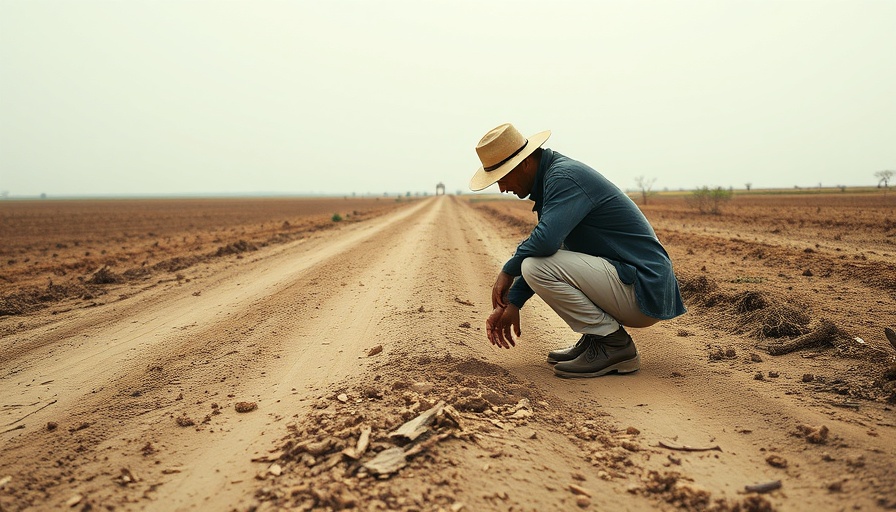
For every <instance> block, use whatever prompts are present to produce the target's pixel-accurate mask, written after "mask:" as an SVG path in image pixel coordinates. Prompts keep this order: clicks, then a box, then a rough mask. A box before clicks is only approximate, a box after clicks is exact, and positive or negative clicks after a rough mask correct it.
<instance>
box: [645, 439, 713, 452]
mask: <svg viewBox="0 0 896 512" xmlns="http://www.w3.org/2000/svg"><path fill="white" fill-rule="evenodd" d="M659 445H660V446H662V447H663V448H668V449H670V450H681V451H684V452H705V451H709V450H718V451H722V448H721V447H720V446H719V445H717V444H713V445H707V446H689V445H686V444H681V443H677V442H675V441H666V440H663V441H660V442H659Z"/></svg>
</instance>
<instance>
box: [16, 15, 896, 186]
mask: <svg viewBox="0 0 896 512" xmlns="http://www.w3.org/2000/svg"><path fill="white" fill-rule="evenodd" d="M894 27H896V1H892V0H887V1H877V2H872V1H861V0H859V1H856V0H843V1H836V2H830V1H782V0H775V1H728V0H708V1H674V2H673V1H667V0H654V1H641V0H634V1H632V0H628V1H613V2H604V1H595V0H581V1H544V0H542V1H538V2H530V1H487V0H476V1H451V2H448V1H428V0H409V1H383V0H380V1H368V0H365V1H341V0H326V1H324V0H315V1H307V2H306V1H277V2H275V1H265V0H254V1H252V2H240V1H226V2H225V1H186V2H184V1H164V0H152V1H146V0H126V1H87V0H83V1H79V0H66V1H44V0H22V1H18V0H17V1H11V0H0V190H5V191H8V192H9V194H10V195H11V196H26V195H36V194H40V193H46V194H47V195H48V196H51V197H52V196H68V195H134V194H141V195H146V194H148V195H156V194H244V193H246V194H249V193H283V194H293V193H327V194H351V193H353V192H354V193H357V194H359V195H360V194H364V193H376V194H382V193H384V192H389V193H404V192H406V191H412V192H417V191H429V192H433V191H434V190H435V185H436V184H437V183H439V182H443V183H444V184H445V186H446V187H447V189H448V191H449V192H454V191H464V192H467V191H468V190H469V189H468V187H467V185H468V183H469V179H470V177H471V176H472V174H473V172H474V171H475V170H476V168H477V167H478V166H479V161H478V159H477V157H476V153H475V151H474V147H475V145H476V143H477V142H478V140H479V138H480V137H481V136H482V135H483V134H485V132H487V131H488V130H490V129H491V128H493V127H495V126H497V125H498V124H501V123H504V122H511V123H514V124H515V125H516V126H517V127H518V128H519V130H520V131H521V132H523V133H524V135H529V134H532V133H535V132H539V131H542V130H546V129H550V130H552V131H553V135H552V137H551V139H550V140H548V142H547V144H546V147H550V148H552V149H554V150H556V151H559V152H561V153H563V154H565V155H567V156H570V157H572V158H575V159H578V160H581V161H583V162H585V163H587V164H588V165H590V166H592V167H594V168H595V169H597V170H598V171H600V172H602V173H603V174H604V175H606V176H607V177H608V178H609V179H610V180H612V181H613V182H615V183H616V184H617V185H619V186H620V187H621V188H634V187H635V178H636V177H637V176H645V177H647V178H656V184H655V185H654V188H655V189H657V190H660V189H663V188H669V189H679V188H685V189H691V188H694V187H698V186H703V185H708V186H723V187H728V186H734V187H736V188H742V187H743V186H744V184H745V183H747V182H750V183H752V185H753V187H756V188H761V187H788V188H790V187H793V186H794V185H799V186H817V185H818V184H819V183H822V184H823V185H825V186H833V185H840V184H844V185H874V184H875V183H876V180H875V178H874V172H875V171H879V170H882V169H896V58H894V57H893V55H894V54H896V36H894V30H893V29H894ZM489 191H496V187H495V188H490V189H489Z"/></svg>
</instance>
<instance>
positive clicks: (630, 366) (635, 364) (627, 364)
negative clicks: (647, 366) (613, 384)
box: [554, 354, 641, 379]
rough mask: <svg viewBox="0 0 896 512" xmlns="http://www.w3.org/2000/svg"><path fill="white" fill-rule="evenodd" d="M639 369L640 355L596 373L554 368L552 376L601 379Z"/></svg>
mask: <svg viewBox="0 0 896 512" xmlns="http://www.w3.org/2000/svg"><path fill="white" fill-rule="evenodd" d="M640 369H641V355H640V354H638V355H636V356H635V357H633V358H631V359H629V360H628V361H621V362H619V363H616V364H614V365H611V366H608V367H606V368H604V369H602V370H598V371H596V372H581V373H580V372H567V371H563V370H558V369H557V367H556V366H555V367H554V375H556V376H558V377H564V378H568V379H574V378H590V377H601V376H603V375H606V374H608V373H612V372H617V373H619V374H625V373H632V372H636V371H638V370H640Z"/></svg>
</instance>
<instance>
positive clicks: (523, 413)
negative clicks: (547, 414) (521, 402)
mask: <svg viewBox="0 0 896 512" xmlns="http://www.w3.org/2000/svg"><path fill="white" fill-rule="evenodd" d="M510 417H511V418H513V419H517V420H521V419H526V418H530V417H532V411H530V410H528V409H520V410H518V411H516V412H515V413H513V414H511V415H510Z"/></svg>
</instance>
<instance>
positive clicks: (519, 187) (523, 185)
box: [498, 158, 534, 199]
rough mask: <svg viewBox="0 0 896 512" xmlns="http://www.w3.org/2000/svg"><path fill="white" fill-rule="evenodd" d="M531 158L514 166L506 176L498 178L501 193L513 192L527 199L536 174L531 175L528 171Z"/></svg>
mask: <svg viewBox="0 0 896 512" xmlns="http://www.w3.org/2000/svg"><path fill="white" fill-rule="evenodd" d="M529 160H530V159H529V158H526V159H525V160H523V161H522V162H520V163H519V164H518V165H517V166H516V167H514V168H513V170H512V171H510V172H509V173H508V174H507V175H506V176H504V177H503V178H501V179H500V180H498V188H500V189H501V193H502V194H503V193H504V192H512V193H514V194H516V196H517V197H519V198H520V199H525V198H526V197H528V196H529V194H530V193H531V192H532V182H533V178H534V176H529V173H528V172H527V170H528V166H529Z"/></svg>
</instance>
